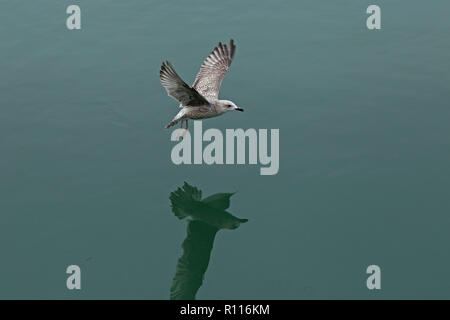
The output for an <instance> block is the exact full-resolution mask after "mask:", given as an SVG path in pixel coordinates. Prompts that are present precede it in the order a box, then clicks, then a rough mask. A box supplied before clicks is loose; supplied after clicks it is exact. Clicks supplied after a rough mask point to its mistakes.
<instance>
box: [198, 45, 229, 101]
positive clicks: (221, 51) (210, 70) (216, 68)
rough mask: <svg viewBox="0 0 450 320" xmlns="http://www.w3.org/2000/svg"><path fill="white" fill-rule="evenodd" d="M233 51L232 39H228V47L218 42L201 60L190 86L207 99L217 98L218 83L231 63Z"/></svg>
mask: <svg viewBox="0 0 450 320" xmlns="http://www.w3.org/2000/svg"><path fill="white" fill-rule="evenodd" d="M235 51H236V46H235V45H234V42H233V40H230V44H229V47H228V46H227V45H226V44H222V43H220V42H219V45H218V46H216V47H215V48H214V50H213V51H212V52H211V54H210V55H209V56H208V57H207V58H206V59H205V61H204V62H203V64H202V66H201V67H200V71H199V72H198V74H197V77H195V81H194V85H193V86H192V87H193V88H194V89H196V90H197V91H198V92H199V93H200V94H201V95H203V96H204V97H205V98H206V99H208V100H215V99H217V98H218V96H219V89H220V84H221V83H222V80H223V78H224V77H225V74H226V73H227V70H228V68H229V67H230V65H231V61H232V60H233V57H234V52H235Z"/></svg>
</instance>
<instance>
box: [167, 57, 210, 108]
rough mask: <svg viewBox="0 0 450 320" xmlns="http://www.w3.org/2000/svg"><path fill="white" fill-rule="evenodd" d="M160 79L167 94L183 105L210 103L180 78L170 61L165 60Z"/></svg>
mask: <svg viewBox="0 0 450 320" xmlns="http://www.w3.org/2000/svg"><path fill="white" fill-rule="evenodd" d="M159 79H160V80H161V84H162V85H163V87H164V88H165V89H166V91H167V94H168V95H169V96H171V97H172V98H174V99H176V100H177V101H178V102H180V103H181V105H183V106H186V107H190V106H203V105H205V104H208V101H207V100H206V99H205V98H204V97H203V96H202V95H201V94H200V93H198V92H197V90H195V89H194V88H191V87H189V86H188V85H187V84H186V82H184V81H183V80H182V79H181V78H180V76H179V75H178V74H177V73H176V72H175V69H174V68H173V66H172V64H171V63H170V62H168V61H166V62H165V63H164V62H163V64H162V66H161V70H160V71H159Z"/></svg>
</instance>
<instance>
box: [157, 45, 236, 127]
mask: <svg viewBox="0 0 450 320" xmlns="http://www.w3.org/2000/svg"><path fill="white" fill-rule="evenodd" d="M235 51H236V46H235V45H234V42H233V40H230V43H229V45H228V46H227V45H226V44H222V43H221V42H219V44H218V45H217V46H216V47H214V50H213V51H212V52H211V54H210V55H209V56H208V57H207V58H206V59H205V61H204V62H203V64H202V65H201V67H200V71H199V72H198V74H197V76H196V77H195V81H194V84H193V85H192V87H190V86H189V85H187V84H186V82H184V81H183V80H182V79H181V78H180V76H179V75H178V74H177V73H176V71H175V69H174V67H173V66H172V64H171V63H170V62H168V61H166V62H163V63H162V66H161V70H160V72H159V79H160V81H161V84H162V85H163V87H164V88H165V89H166V91H167V94H168V95H169V96H171V97H172V98H174V99H175V100H177V101H178V102H179V103H180V108H181V110H180V112H178V113H177V115H176V116H175V117H174V118H173V119H172V121H171V122H170V123H169V124H168V125H167V126H166V129H167V128H170V127H172V126H174V125H176V124H177V123H178V122H179V121H181V126H180V127H181V128H183V121H185V122H186V131H187V129H188V120H189V119H206V118H212V117H217V116H220V115H221V114H224V113H225V112H227V111H230V110H236V111H244V109H242V108H239V107H238V106H236V104H235V103H234V102H232V101H230V100H219V89H220V84H221V83H222V80H223V78H224V77H225V75H226V73H227V70H228V68H229V67H230V65H231V62H232V60H233V57H234V53H235Z"/></svg>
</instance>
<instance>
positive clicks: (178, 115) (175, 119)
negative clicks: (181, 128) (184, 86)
mask: <svg viewBox="0 0 450 320" xmlns="http://www.w3.org/2000/svg"><path fill="white" fill-rule="evenodd" d="M185 113H186V111H185V110H184V108H183V109H181V110H180V112H178V113H177V115H176V116H175V117H174V118H173V119H172V121H170V123H169V124H168V125H167V126H166V129H168V128H170V127H173V126H174V125H176V124H177V123H178V122H179V121H180V120H183V116H184V114H185Z"/></svg>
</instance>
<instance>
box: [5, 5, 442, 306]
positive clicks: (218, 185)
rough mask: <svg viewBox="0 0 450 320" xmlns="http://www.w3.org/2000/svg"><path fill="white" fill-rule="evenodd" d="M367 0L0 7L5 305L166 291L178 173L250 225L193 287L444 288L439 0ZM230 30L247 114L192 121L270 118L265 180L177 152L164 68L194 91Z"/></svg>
mask: <svg viewBox="0 0 450 320" xmlns="http://www.w3.org/2000/svg"><path fill="white" fill-rule="evenodd" d="M376 2H377V4H378V5H380V6H381V9H382V29H381V30H380V31H369V30H367V28H366V26H365V20H366V17H367V15H366V13H365V11H366V8H367V6H368V5H369V4H372V1H356V0H352V1H350V0H346V1H339V3H337V2H336V1H331V0H328V1H313V0H308V1H298V0H296V1H283V2H278V1H261V0H258V1H256V0H255V1H235V0H233V1H226V2H225V1H197V0H195V1H189V2H187V1H170V2H168V1H144V0H139V1H138V0H135V1H117V0H116V1H113V0H95V1H92V0H89V1H87V0H78V1H67V0H64V1H50V0H41V1H34V2H33V1H25V0H14V1H1V2H0V9H1V10H0V26H1V28H0V39H1V42H0V92H1V94H0V107H1V113H0V150H1V157H0V177H1V180H0V181H1V182H0V211H1V212H0V251H1V252H2V259H1V264H0V298H62V299H69V298H70V299H72V298H105V299H107V298H141V299H167V298H169V292H170V286H171V283H172V278H173V277H174V274H175V271H176V264H177V260H178V258H179V257H180V256H181V255H182V250H181V243H182V242H183V240H184V238H185V237H186V222H185V221H180V220H178V219H177V218H176V217H175V216H174V215H173V213H172V211H171V209H170V201H169V194H170V192H172V191H174V190H175V189H176V188H177V187H179V186H181V185H182V184H183V182H184V181H187V182H189V183H190V184H192V185H194V186H197V187H198V188H200V189H201V190H202V191H203V194H204V195H205V196H207V195H210V194H214V193H218V192H235V191H236V192H237V193H236V194H235V195H234V196H233V198H232V201H231V207H230V208H229V211H230V212H232V213H233V214H235V215H236V216H239V217H243V218H247V219H249V222H248V223H245V224H244V225H241V226H240V227H239V228H238V229H236V230H223V231H219V232H218V233H217V236H216V239H215V243H214V248H213V251H212V253H211V261H210V264H209V267H208V270H207V271H206V274H205V281H204V283H203V286H202V287H201V288H200V290H199V292H198V295H197V298H200V299H229V298H233V299H245V298H255V299H259V298H261V299H305V298H306V299H307V298H324V299H330V298H342V299H346V298H363V299H366V298H368V299H371V298H449V297H450V296H449V292H450V276H449V273H448V272H449V270H450V256H449V248H448V246H449V240H450V235H449V231H448V230H449V227H450V218H449V214H450V212H449V209H450V200H449V199H450V197H449V188H450V168H449V159H450V126H449V119H450V109H449V102H448V101H449V99H450V92H449V83H450V69H449V52H450V37H449V34H450V20H449V19H448V12H449V10H450V2H448V1H445V0H433V1H427V2H424V1H418V0H414V1H412V0H410V1H406V0H404V1H382V0H379V1H376ZM70 4H78V5H80V7H81V11H82V29H81V30H79V31H69V30H67V29H66V26H65V20H66V17H67V15H66V13H65V11H66V7H67V6H68V5H70ZM230 38H233V39H234V40H235V42H236V44H237V52H236V56H235V60H234V62H233V65H232V66H231V68H230V70H229V74H228V75H227V77H226V79H225V80H224V83H223V86H222V89H221V97H224V98H229V99H231V100H233V101H235V102H237V103H238V104H239V105H241V106H242V107H243V108H245V112H244V113H237V112H236V113H230V114H227V115H224V116H222V117H219V118H214V119H209V120H207V121H204V122H203V126H204V128H219V129H221V130H224V129H225V128H268V129H270V128H279V129H280V171H279V173H278V175H275V176H260V175H259V166H250V165H245V166H244V165H241V166H236V165H235V166H233V165H228V166H225V165H224V166H207V165H202V166H176V165H174V164H172V162H171V159H170V151H171V148H172V147H173V145H174V143H173V142H171V141H170V131H167V130H165V129H163V128H164V126H165V125H166V124H167V123H168V122H169V121H170V119H171V118H172V117H173V116H174V114H175V113H176V112H177V111H178V108H177V104H176V103H175V101H173V100H172V99H170V98H169V97H167V95H166V93H165V91H164V89H163V88H162V87H161V85H160V83H159V78H158V72H159V67H160V64H161V61H163V60H166V59H167V60H169V61H171V62H172V63H173V64H174V65H175V67H176V70H177V71H178V72H179V74H180V75H181V76H182V77H183V78H184V79H185V80H186V81H187V82H188V83H192V81H193V79H194V77H195V74H196V72H197V71H198V68H199V66H200V64H201V62H202V60H203V59H204V58H205V57H206V55H207V54H208V53H209V52H210V51H211V50H212V48H213V46H214V45H215V44H217V43H218V42H219V41H225V42H226V41H228V39H230ZM71 264H76V265H79V266H80V267H81V270H82V290H81V291H69V290H67V288H66V278H67V274H66V273H65V270H66V267H67V266H68V265H71ZM371 264H376V265H379V266H380V267H381V270H382V290H381V291H377V292H373V291H369V290H368V289H367V288H366V278H367V275H366V273H365V271H366V268H367V266H369V265H371Z"/></svg>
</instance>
